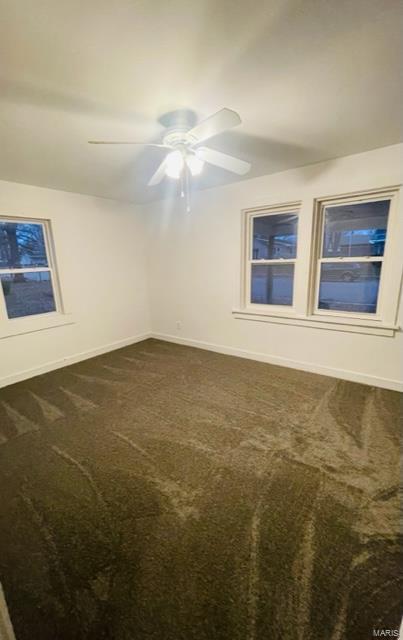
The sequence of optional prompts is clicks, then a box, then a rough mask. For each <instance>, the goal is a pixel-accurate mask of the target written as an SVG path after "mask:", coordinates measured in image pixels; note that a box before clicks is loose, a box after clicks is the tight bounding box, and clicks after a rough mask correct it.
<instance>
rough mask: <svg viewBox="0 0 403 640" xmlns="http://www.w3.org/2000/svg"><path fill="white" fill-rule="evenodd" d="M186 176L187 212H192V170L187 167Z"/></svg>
mask: <svg viewBox="0 0 403 640" xmlns="http://www.w3.org/2000/svg"><path fill="white" fill-rule="evenodd" d="M185 173H186V177H185V180H186V182H185V191H186V212H187V213H190V171H189V169H187V171H186V172H185Z"/></svg>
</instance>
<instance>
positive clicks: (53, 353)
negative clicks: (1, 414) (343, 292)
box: [0, 145, 403, 388]
mask: <svg viewBox="0 0 403 640" xmlns="http://www.w3.org/2000/svg"><path fill="white" fill-rule="evenodd" d="M401 153H402V145H396V146H392V147H387V148H383V149H377V150H374V151H370V152H367V153H363V154H358V155H354V156H349V157H346V158H340V159H337V160H333V161H329V162H324V163H320V164H316V165H311V166H308V167H304V168H301V169H294V170H290V171H285V172H282V173H278V174H274V175H270V176H264V177H261V178H255V179H251V180H247V181H243V182H240V183H238V184H233V185H228V186H225V187H221V188H216V189H210V190H206V191H203V192H199V193H197V194H195V195H194V198H193V205H192V211H191V213H190V214H187V213H186V212H185V211H184V209H183V205H182V202H181V201H172V200H171V201H165V202H158V203H154V204H152V205H147V206H142V207H135V206H134V205H131V204H125V203H122V202H116V201H113V200H107V199H104V198H94V197H90V196H83V195H78V194H72V193H66V192H61V191H55V190H50V189H43V188H38V187H33V186H27V185H21V184H16V183H10V182H0V214H1V215H23V216H28V217H30V216H32V217H45V218H49V219H50V220H51V223H52V230H53V236H54V240H55V245H56V257H57V263H58V269H59V273H60V278H61V284H62V294H63V299H64V302H65V305H66V308H67V311H69V312H71V313H72V314H73V318H74V320H75V323H74V324H72V325H68V326H63V327H57V328H52V329H46V330H43V331H38V332H35V333H28V334H24V335H19V336H14V337H11V338H4V339H2V340H0V386H2V385H4V384H9V383H11V382H13V381H16V380H18V379H23V378H24V377H29V376H31V375H35V374H37V373H40V372H42V371H44V370H47V369H51V368H53V367H56V366H62V365H63V364H68V363H69V362H72V361H74V360H76V359H77V360H78V359H81V358H83V357H90V356H91V355H96V354H97V353H99V352H102V351H103V350H107V349H112V348H118V347H119V346H123V345H124V344H127V343H130V342H134V341H135V340H136V339H137V338H138V337H143V336H147V335H148V334H149V332H150V331H152V332H153V334H154V335H157V336H161V337H163V338H165V339H169V340H177V341H182V342H184V343H186V344H195V345H198V346H204V347H206V348H213V349H216V350H219V351H223V352H226V353H233V354H238V355H245V356H249V357H254V358H257V359H262V360H266V361H269V362H274V363H278V364H283V365H286V366H295V367H297V368H305V369H308V370H312V371H318V372H320V373H325V374H330V375H335V376H339V377H345V378H347V379H353V380H358V381H362V382H367V383H373V384H378V385H380V386H386V387H390V388H398V387H399V385H401V382H399V381H401V379H402V363H403V340H402V338H403V336H402V333H401V332H398V333H397V334H396V335H395V337H393V338H391V337H381V336H369V335H362V334H354V333H347V332H341V331H329V330H326V329H316V328H307V327H300V326H292V325H280V324H272V323H262V322H252V321H247V320H237V319H234V318H233V316H232V313H231V311H232V309H233V308H236V307H238V306H239V302H240V276H241V264H240V253H241V216H240V210H241V209H242V208H245V207H252V206H259V205H267V204H272V203H279V202H286V201H292V200H302V203H303V204H302V210H301V217H303V218H304V219H305V223H306V221H307V220H308V218H309V216H310V215H311V213H312V204H313V198H315V197H322V196H328V195H334V194H341V193H345V192H349V191H357V190H361V189H371V188H376V187H383V186H391V185H396V184H399V183H401V182H402V176H401V167H402V162H401ZM301 223H304V221H303V220H302V219H301ZM149 310H150V312H151V315H150V314H149ZM177 321H180V322H181V323H182V326H181V329H178V328H177V324H176V323H177ZM400 322H401V319H400Z"/></svg>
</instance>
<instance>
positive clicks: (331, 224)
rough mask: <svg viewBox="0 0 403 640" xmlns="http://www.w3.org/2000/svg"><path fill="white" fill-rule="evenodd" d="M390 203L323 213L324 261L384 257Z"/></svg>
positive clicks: (370, 204)
mask: <svg viewBox="0 0 403 640" xmlns="http://www.w3.org/2000/svg"><path fill="white" fill-rule="evenodd" d="M389 205H390V200H383V201H379V202H362V203H358V204H346V205H341V206H337V207H327V208H326V210H325V225H324V238H323V254H322V256H323V257H324V258H333V257H358V256H383V253H384V249H385V239H386V228H387V224H388V215H389Z"/></svg>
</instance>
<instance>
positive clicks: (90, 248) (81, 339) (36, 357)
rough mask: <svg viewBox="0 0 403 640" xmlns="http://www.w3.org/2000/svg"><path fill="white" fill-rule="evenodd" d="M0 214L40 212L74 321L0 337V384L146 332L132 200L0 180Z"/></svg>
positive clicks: (140, 244) (141, 249)
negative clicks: (47, 225)
mask: <svg viewBox="0 0 403 640" xmlns="http://www.w3.org/2000/svg"><path fill="white" fill-rule="evenodd" d="M0 215H10V216H13V215H19V216H21V215H22V216H27V217H38V218H48V219H50V221H51V226H52V232H53V238H54V243H55V249H56V259H57V266H58V271H59V275H60V280H61V290H62V296H63V302H64V305H65V307H66V311H68V312H69V313H72V314H73V320H74V324H72V325H68V326H61V327H57V328H51V329H46V330H43V331H37V332H34V333H27V334H23V335H18V336H13V337H9V338H3V339H0V386H2V385H5V384H9V383H10V382H14V381H15V380H18V379H22V378H24V377H29V376H30V375H35V374H36V373H40V372H42V371H43V370H46V369H50V368H52V367H53V366H61V365H63V364H68V363H69V362H71V361H73V360H75V359H81V358H82V357H85V356H87V357H89V356H91V355H96V354H97V353H98V352H100V351H103V350H105V349H109V348H114V347H116V348H118V347H119V346H123V344H125V343H128V342H132V341H134V340H135V339H136V337H138V336H142V335H144V334H147V333H148V332H149V330H150V323H149V308H148V307H149V305H148V292H147V274H146V265H145V249H146V245H147V243H146V237H145V234H146V229H145V225H144V219H143V218H142V217H141V216H139V215H138V213H137V212H136V208H135V207H134V206H133V205H130V204H126V203H122V202H116V201H113V200H107V199H105V198H94V197H90V196H84V195H79V194H73V193H67V192H63V191H55V190H51V189H43V188H39V187H33V186H28V185H22V184H16V183H11V182H0Z"/></svg>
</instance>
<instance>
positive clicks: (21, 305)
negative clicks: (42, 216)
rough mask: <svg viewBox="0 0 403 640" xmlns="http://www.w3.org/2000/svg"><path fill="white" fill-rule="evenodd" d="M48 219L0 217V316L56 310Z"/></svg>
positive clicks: (31, 314)
mask: <svg viewBox="0 0 403 640" xmlns="http://www.w3.org/2000/svg"><path fill="white" fill-rule="evenodd" d="M48 237H49V228H48V223H47V222H43V221H31V220H24V219H17V218H14V219H13V218H9V219H7V218H0V282H1V287H0V319H1V318H2V317H3V319H4V318H6V319H8V320H13V319H15V318H22V317H26V316H35V315H40V314H47V313H52V312H54V311H56V310H57V307H58V302H57V296H56V289H55V287H56V282H55V273H54V267H53V265H52V260H51V255H50V250H49V242H48Z"/></svg>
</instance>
